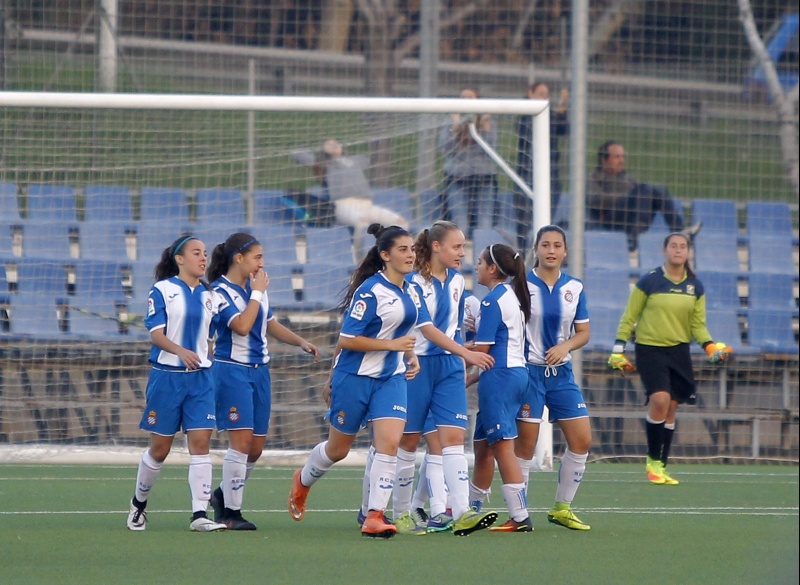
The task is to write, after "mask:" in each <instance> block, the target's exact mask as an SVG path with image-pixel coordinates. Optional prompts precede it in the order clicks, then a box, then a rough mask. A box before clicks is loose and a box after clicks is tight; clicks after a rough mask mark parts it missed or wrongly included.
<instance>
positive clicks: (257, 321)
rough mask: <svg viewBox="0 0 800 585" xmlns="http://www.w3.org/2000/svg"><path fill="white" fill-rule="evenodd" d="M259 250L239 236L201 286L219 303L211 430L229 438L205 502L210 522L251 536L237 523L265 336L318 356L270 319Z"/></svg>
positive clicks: (262, 422)
mask: <svg viewBox="0 0 800 585" xmlns="http://www.w3.org/2000/svg"><path fill="white" fill-rule="evenodd" d="M263 268H264V250H263V248H262V246H261V244H260V243H259V241H258V240H257V239H256V238H254V237H253V236H252V235H250V234H247V233H243V232H238V233H235V234H232V235H231V236H229V237H228V239H226V240H225V241H224V242H223V243H221V244H218V245H217V246H216V247H215V248H214V251H213V252H212V254H211V264H210V265H209V268H208V278H209V280H210V281H211V282H212V283H213V285H212V286H213V287H214V290H216V291H217V292H218V293H219V294H220V295H221V297H222V300H223V301H224V302H223V303H222V305H221V307H220V312H219V314H218V315H217V316H216V317H215V318H214V331H215V334H216V338H215V343H214V365H213V366H212V367H211V375H212V379H213V381H214V388H215V390H216V407H217V411H216V412H217V429H218V430H219V431H220V432H223V431H226V432H227V434H228V451H227V452H226V453H225V459H224V460H223V462H222V483H221V484H220V486H219V487H218V488H217V489H216V490H214V493H213V494H212V495H211V506H212V507H213V508H214V514H215V515H214V520H215V521H216V522H222V523H224V524H225V525H227V527H228V529H229V530H255V529H256V526H255V524H253V523H252V522H248V521H247V520H245V519H244V518H243V517H242V511H241V510H242V500H243V496H244V487H245V482H246V481H247V478H248V477H249V476H250V472H251V471H252V470H253V468H254V467H255V464H256V461H258V459H259V457H261V453H262V452H263V450H264V442H265V441H266V438H267V432H268V430H269V417H270V410H271V406H272V396H271V387H272V384H271V380H270V372H269V365H268V364H269V361H270V355H269V347H268V337H267V334H269V335H271V336H272V337H274V338H275V339H277V340H278V341H282V342H284V343H288V344H289V345H295V346H297V347H299V348H300V349H302V350H303V351H304V352H306V353H309V354H311V355H313V356H314V359H315V360H316V361H319V357H320V354H319V350H318V349H317V348H316V346H314V344H312V343H309V342H308V341H306V340H305V339H303V338H302V337H300V336H299V335H297V334H295V333H293V332H292V331H290V330H289V329H288V328H286V327H285V326H284V325H281V324H280V323H279V322H278V320H277V319H275V318H273V316H272V309H271V308H270V305H269V296H268V295H267V292H266V291H267V287H268V285H269V277H268V276H267V273H266V272H264V270H263Z"/></svg>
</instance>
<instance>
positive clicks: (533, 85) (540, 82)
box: [528, 81, 550, 93]
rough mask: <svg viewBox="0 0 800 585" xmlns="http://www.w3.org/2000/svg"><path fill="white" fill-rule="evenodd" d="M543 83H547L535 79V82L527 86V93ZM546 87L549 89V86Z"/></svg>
mask: <svg viewBox="0 0 800 585" xmlns="http://www.w3.org/2000/svg"><path fill="white" fill-rule="evenodd" d="M543 85H547V84H546V83H545V82H544V81H537V82H536V83H531V84H530V85H529V86H528V93H533V92H535V91H536V90H537V89H539V88H540V87H541V86H543ZM548 89H550V88H549V87H548Z"/></svg>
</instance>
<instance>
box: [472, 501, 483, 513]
mask: <svg viewBox="0 0 800 585" xmlns="http://www.w3.org/2000/svg"><path fill="white" fill-rule="evenodd" d="M469 507H470V508H472V509H473V510H475V511H476V512H480V511H481V508H483V500H472V501H471V502H470V503H469Z"/></svg>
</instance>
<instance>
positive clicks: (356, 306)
mask: <svg viewBox="0 0 800 585" xmlns="http://www.w3.org/2000/svg"><path fill="white" fill-rule="evenodd" d="M366 311H367V303H365V302H364V301H356V302H355V303H353V308H352V309H351V310H350V316H351V317H352V318H353V319H358V320H359V321H361V319H363V318H364V313H365V312H366Z"/></svg>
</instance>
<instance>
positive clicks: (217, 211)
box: [197, 189, 247, 228]
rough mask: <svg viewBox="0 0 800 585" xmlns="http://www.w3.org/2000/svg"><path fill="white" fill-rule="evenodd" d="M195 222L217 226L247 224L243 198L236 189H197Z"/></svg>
mask: <svg viewBox="0 0 800 585" xmlns="http://www.w3.org/2000/svg"><path fill="white" fill-rule="evenodd" d="M197 223H198V224H206V225H218V226H229V227H234V228H235V227H236V226H243V225H246V224H247V217H246V215H245V209H244V199H242V193H241V191H238V190H236V189H198V190H197Z"/></svg>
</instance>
